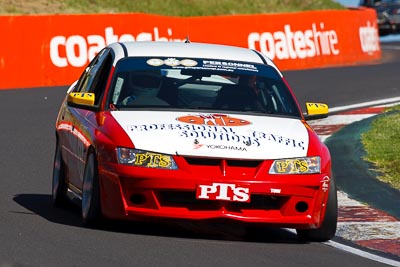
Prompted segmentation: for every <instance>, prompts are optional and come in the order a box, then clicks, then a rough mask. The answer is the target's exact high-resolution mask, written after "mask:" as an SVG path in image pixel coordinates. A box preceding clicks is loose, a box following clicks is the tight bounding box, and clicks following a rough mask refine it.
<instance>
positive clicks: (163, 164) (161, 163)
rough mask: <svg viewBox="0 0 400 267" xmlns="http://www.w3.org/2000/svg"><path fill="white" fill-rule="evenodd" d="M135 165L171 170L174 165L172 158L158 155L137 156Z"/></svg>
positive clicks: (141, 154)
mask: <svg viewBox="0 0 400 267" xmlns="http://www.w3.org/2000/svg"><path fill="white" fill-rule="evenodd" d="M135 165H138V166H144V167H149V168H157V167H160V168H169V167H170V166H171V165H172V162H171V158H170V157H169V156H166V155H162V154H157V153H140V154H139V153H138V154H136V159H135Z"/></svg>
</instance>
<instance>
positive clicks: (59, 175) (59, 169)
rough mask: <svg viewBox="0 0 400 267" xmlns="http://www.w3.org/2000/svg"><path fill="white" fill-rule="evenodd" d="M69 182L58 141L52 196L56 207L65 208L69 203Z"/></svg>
mask: <svg viewBox="0 0 400 267" xmlns="http://www.w3.org/2000/svg"><path fill="white" fill-rule="evenodd" d="M66 195H67V182H66V175H65V163H64V160H63V157H62V153H61V146H60V144H59V142H58V141H57V145H56V151H55V154H54V165H53V181H52V196H53V205H54V206H55V207H63V206H64V205H65V204H66V201H67V196H66Z"/></svg>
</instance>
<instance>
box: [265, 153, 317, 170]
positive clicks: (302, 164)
mask: <svg viewBox="0 0 400 267" xmlns="http://www.w3.org/2000/svg"><path fill="white" fill-rule="evenodd" d="M320 172H321V159H320V157H304V158H293V159H278V160H275V161H274V163H272V166H271V168H270V170H269V173H270V174H311V173H320Z"/></svg>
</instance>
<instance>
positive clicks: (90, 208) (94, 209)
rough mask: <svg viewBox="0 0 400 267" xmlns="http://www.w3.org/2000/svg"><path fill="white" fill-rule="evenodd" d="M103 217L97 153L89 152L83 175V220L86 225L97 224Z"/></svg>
mask: <svg viewBox="0 0 400 267" xmlns="http://www.w3.org/2000/svg"><path fill="white" fill-rule="evenodd" d="M100 218H101V207H100V188H99V176H98V169H97V161H96V157H95V154H94V153H93V152H90V153H89V154H88V157H87V160H86V165H85V171H84V175H83V188H82V221H83V224H84V225H86V226H95V225H96V224H97V223H98V221H99V220H100Z"/></svg>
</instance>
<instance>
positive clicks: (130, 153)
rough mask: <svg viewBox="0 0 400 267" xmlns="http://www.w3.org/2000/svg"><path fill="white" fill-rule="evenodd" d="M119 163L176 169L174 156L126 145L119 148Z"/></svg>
mask: <svg viewBox="0 0 400 267" xmlns="http://www.w3.org/2000/svg"><path fill="white" fill-rule="evenodd" d="M117 158H118V163H120V164H125V165H132V166H138V167H147V168H160V169H169V170H176V169H178V167H177V166H176V163H175V161H174V159H173V158H172V156H170V155H164V154H160V153H154V152H149V151H144V150H138V149H131V148H125V147H118V148H117Z"/></svg>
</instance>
